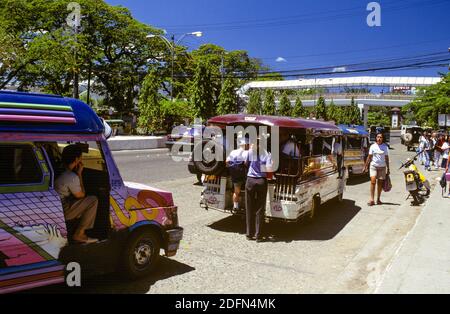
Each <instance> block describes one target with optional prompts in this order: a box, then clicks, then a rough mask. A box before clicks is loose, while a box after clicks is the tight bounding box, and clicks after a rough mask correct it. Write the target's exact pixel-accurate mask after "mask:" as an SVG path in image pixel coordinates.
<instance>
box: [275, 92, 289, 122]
mask: <svg viewBox="0 0 450 314" xmlns="http://www.w3.org/2000/svg"><path fill="white" fill-rule="evenodd" d="M278 114H279V115H280V116H286V117H289V116H291V115H292V106H291V101H290V100H289V97H288V96H287V94H286V93H283V94H282V96H281V99H280V106H279V107H278Z"/></svg>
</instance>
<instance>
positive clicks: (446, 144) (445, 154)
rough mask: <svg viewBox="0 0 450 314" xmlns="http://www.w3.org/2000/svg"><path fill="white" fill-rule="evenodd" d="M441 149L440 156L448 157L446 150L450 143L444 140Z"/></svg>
mask: <svg viewBox="0 0 450 314" xmlns="http://www.w3.org/2000/svg"><path fill="white" fill-rule="evenodd" d="M441 149H442V151H443V153H442V158H445V159H448V151H449V149H450V145H449V144H448V143H447V142H444V144H442V146H441Z"/></svg>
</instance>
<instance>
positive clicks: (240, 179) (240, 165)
mask: <svg viewBox="0 0 450 314" xmlns="http://www.w3.org/2000/svg"><path fill="white" fill-rule="evenodd" d="M248 149H249V142H248V138H242V139H240V141H239V148H238V149H235V150H233V151H231V153H230V155H229V156H228V157H227V159H226V161H225V163H226V165H227V168H228V171H229V173H230V176H231V181H232V182H233V189H234V190H233V210H238V209H239V201H240V194H241V189H242V186H243V184H244V183H245V182H246V180H247V178H246V177H247V167H246V165H245V163H246V161H247V157H248Z"/></svg>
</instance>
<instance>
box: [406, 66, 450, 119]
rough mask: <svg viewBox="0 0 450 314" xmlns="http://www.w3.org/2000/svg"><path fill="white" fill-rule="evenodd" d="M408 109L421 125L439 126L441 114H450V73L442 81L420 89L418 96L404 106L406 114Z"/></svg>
mask: <svg viewBox="0 0 450 314" xmlns="http://www.w3.org/2000/svg"><path fill="white" fill-rule="evenodd" d="M408 111H410V112H412V113H414V116H415V119H416V121H417V123H418V124H419V125H427V126H431V127H434V128H437V127H438V116H439V114H450V73H447V74H446V75H443V76H442V81H441V82H439V83H436V84H434V85H431V86H428V87H425V88H421V89H419V92H418V97H417V98H416V99H415V100H414V101H413V102H411V103H410V104H408V105H406V106H404V107H403V108H402V112H403V113H404V114H406V113H408Z"/></svg>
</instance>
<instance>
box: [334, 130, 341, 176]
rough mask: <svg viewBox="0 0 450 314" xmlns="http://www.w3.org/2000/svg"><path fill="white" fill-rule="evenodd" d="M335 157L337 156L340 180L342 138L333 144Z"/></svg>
mask: <svg viewBox="0 0 450 314" xmlns="http://www.w3.org/2000/svg"><path fill="white" fill-rule="evenodd" d="M333 155H336V161H337V167H338V172H339V176H338V179H340V178H342V159H343V158H342V157H343V156H342V155H343V153H342V138H341V137H337V138H336V140H335V142H334V144H333Z"/></svg>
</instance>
